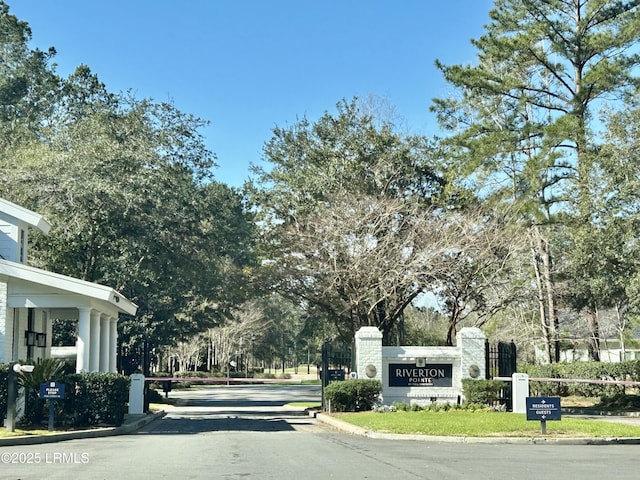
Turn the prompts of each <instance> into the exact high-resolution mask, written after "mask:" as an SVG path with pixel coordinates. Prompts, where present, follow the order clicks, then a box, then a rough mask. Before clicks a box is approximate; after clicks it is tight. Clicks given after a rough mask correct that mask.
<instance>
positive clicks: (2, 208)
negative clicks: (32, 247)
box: [0, 198, 51, 234]
mask: <svg viewBox="0 0 640 480" xmlns="http://www.w3.org/2000/svg"><path fill="white" fill-rule="evenodd" d="M0 212H3V213H5V214H7V215H9V216H11V217H13V218H15V219H18V220H20V221H22V222H25V223H27V224H28V225H30V226H32V227H33V228H35V229H37V230H40V231H41V232H42V233H44V234H47V233H49V230H51V225H50V224H49V222H47V221H46V220H45V219H44V217H43V216H42V215H40V214H38V213H36V212H32V211H31V210H27V209H26V208H24V207H21V206H20V205H16V204H15V203H11V202H10V201H9V200H5V199H4V198H0Z"/></svg>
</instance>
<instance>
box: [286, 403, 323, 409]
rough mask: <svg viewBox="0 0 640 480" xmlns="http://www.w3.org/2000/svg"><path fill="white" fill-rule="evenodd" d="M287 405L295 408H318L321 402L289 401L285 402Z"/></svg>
mask: <svg viewBox="0 0 640 480" xmlns="http://www.w3.org/2000/svg"><path fill="white" fill-rule="evenodd" d="M287 405H289V406H290V407H297V408H320V407H321V406H322V402H291V403H287Z"/></svg>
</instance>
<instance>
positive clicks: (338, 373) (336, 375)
mask: <svg viewBox="0 0 640 480" xmlns="http://www.w3.org/2000/svg"><path fill="white" fill-rule="evenodd" d="M327 374H328V376H329V381H330V382H341V381H343V380H344V370H342V369H329V370H327Z"/></svg>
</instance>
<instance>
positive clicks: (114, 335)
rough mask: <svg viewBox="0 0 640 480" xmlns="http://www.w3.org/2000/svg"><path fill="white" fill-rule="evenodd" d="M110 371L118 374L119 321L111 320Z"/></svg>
mask: <svg viewBox="0 0 640 480" xmlns="http://www.w3.org/2000/svg"><path fill="white" fill-rule="evenodd" d="M109 329H110V330H111V332H110V333H109V371H110V372H111V373H116V372H117V371H118V364H117V359H118V319H117V318H111V319H110V321H109Z"/></svg>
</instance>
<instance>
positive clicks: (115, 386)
mask: <svg viewBox="0 0 640 480" xmlns="http://www.w3.org/2000/svg"><path fill="white" fill-rule="evenodd" d="M7 370H8V365H7V364H0V419H4V418H5V417H6V413H7ZM56 381H57V382H58V383H63V384H64V385H65V398H64V399H60V400H55V403H54V405H55V420H56V425H65V426H73V427H86V426H94V425H105V426H107V425H108V426H119V425H121V424H122V422H123V421H124V416H125V414H126V413H127V410H128V406H127V403H128V401H129V378H128V377H125V376H122V375H118V374H115V373H97V372H96V373H63V374H61V375H60V376H58V377H57V380H56ZM47 419H48V403H47V400H45V399H42V398H39V396H38V392H37V391H36V390H35V389H33V388H31V389H28V391H27V402H26V409H25V416H24V419H23V420H22V423H24V424H28V425H40V424H44V423H45V422H47Z"/></svg>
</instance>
